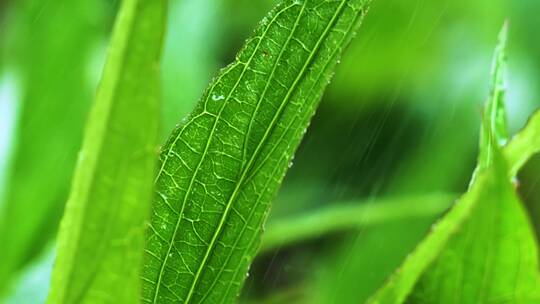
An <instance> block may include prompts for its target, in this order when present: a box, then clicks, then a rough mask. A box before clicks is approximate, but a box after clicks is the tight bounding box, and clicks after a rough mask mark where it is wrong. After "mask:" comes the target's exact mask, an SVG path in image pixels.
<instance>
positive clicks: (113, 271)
mask: <svg viewBox="0 0 540 304" xmlns="http://www.w3.org/2000/svg"><path fill="white" fill-rule="evenodd" d="M164 9H165V7H164V1H155V0H126V1H123V2H122V6H121V9H120V12H119V15H118V17H117V22H116V25H115V29H114V33H113V38H112V42H111V48H110V50H109V55H108V60H107V64H106V67H105V71H104V74H103V78H102V81H101V83H100V87H99V89H98V92H97V96H96V99H95V103H94V106H93V108H92V112H91V114H90V117H89V120H88V123H87V129H86V133H85V138H84V143H83V148H82V151H81V153H80V155H79V163H78V166H77V171H76V174H75V179H74V182H73V186H72V191H71V195H70V199H69V201H68V204H67V207H66V212H65V215H64V218H63V220H62V224H61V231H60V236H59V242H58V248H57V254H58V256H57V258H56V262H55V267H54V270H53V275H52V284H51V286H52V287H51V292H50V294H49V298H48V301H49V303H55V304H57V303H137V302H138V301H139V299H140V276H139V275H140V266H141V264H142V256H143V254H142V252H143V249H144V223H145V221H146V220H147V217H148V213H149V208H150V200H151V193H152V179H153V175H154V170H155V163H156V160H157V157H156V153H155V149H156V146H155V145H156V141H157V136H158V118H159V101H158V86H159V83H158V77H159V76H158V66H159V56H160V53H161V41H162V35H163V32H164V28H163V24H164Z"/></svg>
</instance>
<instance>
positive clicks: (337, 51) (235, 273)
mask: <svg viewBox="0 0 540 304" xmlns="http://www.w3.org/2000/svg"><path fill="white" fill-rule="evenodd" d="M362 15H363V14H362V13H358V15H357V16H356V17H355V19H354V21H352V22H351V24H350V25H349V27H348V29H347V34H345V35H344V36H343V39H341V41H340V44H342V43H343V41H345V40H346V39H347V38H348V35H349V34H350V30H351V29H352V28H353V26H354V24H356V23H357V21H358V18H359V17H360V16H362ZM339 51H340V49H339V48H336V49H335V50H334V51H333V52H332V55H331V56H330V59H329V60H327V61H326V63H325V64H324V69H322V70H321V72H320V73H319V75H318V76H317V81H319V80H320V79H321V76H323V75H324V71H325V70H326V68H327V67H328V64H329V63H330V62H332V60H333V59H334V58H335V56H336V54H338V53H339ZM314 87H315V84H314V85H313V86H312V87H311V89H310V91H312V90H313V89H314ZM297 117H298V116H296V118H297ZM296 118H295V120H294V121H296ZM291 125H292V122H291V124H290V125H289V126H288V127H287V130H288V129H289V127H290V126H291ZM283 134H285V132H284V133H283ZM283 137H284V135H282V136H281V137H280V140H281V139H282V138H283ZM275 149H276V146H274V147H272V150H271V151H270V152H269V154H271V153H272V152H273V151H274V150H275ZM267 159H268V156H267V157H266V158H265V159H264V160H263V163H264V162H266V160H267ZM260 167H262V165H260V166H259V167H257V169H258V168H260ZM274 173H275V172H274ZM253 175H254V173H253V172H252V174H251V175H250V176H249V177H248V180H249V179H250V178H251V177H253ZM272 175H273V174H272ZM267 184H268V183H267ZM261 197H262V195H259V197H258V198H257V201H256V205H258V204H259V203H260V198H261ZM253 213H254V208H253V209H252V211H251V212H250V216H249V217H248V219H250V218H251V216H252V215H253ZM245 227H247V224H244V225H243V227H242V231H244V230H245ZM258 230H260V228H259V229H258ZM257 237H258V235H257V234H254V235H253V237H252V238H251V240H250V242H249V246H248V247H250V246H252V245H253V242H254V241H255V240H256V239H257ZM239 240H240V236H237V238H236V240H235V245H236V244H237V243H238V241H239ZM231 256H232V252H231V253H229V255H228V256H227V259H226V261H228V260H229V259H230V257H231ZM225 264H226V263H224V265H223V266H222V267H221V268H220V273H221V272H222V271H223V270H224V268H225ZM239 269H240V267H237V268H236V270H235V272H234V275H233V277H236V275H237V274H238V270H239ZM218 276H219V274H218ZM216 283H217V280H216V279H214V282H213V283H212V284H213V285H212V286H214V285H215V284H216ZM212 286H211V287H210V288H209V289H211V288H212ZM231 286H232V282H229V284H227V290H226V291H225V296H224V297H223V299H222V302H221V303H223V302H224V301H225V300H226V299H227V295H228V293H229V291H230V287H231ZM209 294H210V292H209V291H207V293H206V295H205V296H204V297H203V299H202V300H201V302H203V301H204V299H206V297H207V296H208V295H209Z"/></svg>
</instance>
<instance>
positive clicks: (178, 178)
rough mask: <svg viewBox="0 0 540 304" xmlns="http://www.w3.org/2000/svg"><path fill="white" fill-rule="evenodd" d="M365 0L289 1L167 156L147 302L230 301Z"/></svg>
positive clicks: (151, 239)
mask: <svg viewBox="0 0 540 304" xmlns="http://www.w3.org/2000/svg"><path fill="white" fill-rule="evenodd" d="M366 2H367V1H365V0H340V1H329V0H303V1H302V0H300V1H298V0H296V1H285V2H284V3H283V4H281V5H279V6H278V7H277V8H276V9H275V10H274V11H272V12H271V13H270V15H268V17H266V18H265V19H264V21H263V22H262V25H261V26H260V27H259V28H258V30H257V31H256V32H255V35H254V36H253V38H251V39H249V40H248V42H247V44H246V46H245V47H244V48H243V50H242V51H241V52H240V53H239V55H238V56H237V59H236V61H235V62H234V63H233V64H232V65H230V66H229V67H228V68H226V69H225V70H224V71H222V73H221V74H220V76H218V78H216V80H215V81H214V82H213V83H212V85H211V86H210V88H209V90H208V91H207V92H206V94H205V95H204V97H203V99H202V101H201V102H200V103H199V105H198V106H197V108H196V109H195V111H194V113H193V114H192V116H191V117H190V118H189V119H188V120H187V121H186V122H185V123H183V124H182V125H181V126H180V127H179V128H178V129H177V130H175V131H174V132H173V134H172V135H171V137H170V138H169V141H168V143H167V144H166V146H165V148H164V151H163V152H162V158H161V161H162V164H161V169H160V171H159V175H158V179H157V194H156V199H155V205H154V216H153V218H152V220H151V229H150V231H149V236H148V240H147V246H146V249H147V255H146V257H147V258H146V263H145V270H144V276H143V278H144V282H145V283H144V286H143V298H144V300H145V301H146V302H150V303H169V302H183V303H193V302H205V301H208V302H211V303H223V302H232V301H234V298H235V297H236V295H237V294H238V291H239V289H240V287H241V285H242V282H243V281H244V278H245V276H246V272H247V268H248V266H249V264H250V262H251V260H252V258H253V256H254V255H255V253H256V250H257V247H258V244H259V238H260V232H261V229H262V225H263V223H264V220H265V218H266V214H267V212H268V207H269V202H270V200H271V198H272V197H273V196H274V195H275V192H276V191H277V188H278V187H279V184H280V183H281V180H282V177H283V175H284V173H285V171H286V169H287V167H288V166H289V162H290V160H291V157H292V155H293V153H294V151H295V149H296V147H297V146H298V144H299V142H300V140H301V138H302V135H303V134H304V132H305V130H306V127H307V125H308V123H309V120H310V118H311V116H312V115H313V113H314V111H315V108H316V106H317V105H318V101H319V99H320V97H321V95H322V92H323V90H324V88H325V87H326V84H327V83H328V81H329V79H330V76H331V74H332V71H333V68H334V66H335V64H336V63H337V60H338V58H339V56H340V54H341V51H342V49H343V48H344V47H345V46H346V45H347V44H348V42H349V40H350V38H351V37H352V35H353V33H354V31H355V30H356V28H357V27H358V25H359V23H360V21H361V19H362V17H363V16H364V13H365V10H366V5H367V4H366Z"/></svg>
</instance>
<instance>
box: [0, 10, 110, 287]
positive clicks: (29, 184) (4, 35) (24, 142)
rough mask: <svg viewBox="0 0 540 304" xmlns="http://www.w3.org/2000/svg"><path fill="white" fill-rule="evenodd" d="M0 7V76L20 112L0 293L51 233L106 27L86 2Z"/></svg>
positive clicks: (3, 218)
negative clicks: (91, 66) (94, 54)
mask: <svg viewBox="0 0 540 304" xmlns="http://www.w3.org/2000/svg"><path fill="white" fill-rule="evenodd" d="M1 10H5V14H4V11H2V26H1V27H2V30H1V33H0V40H1V41H0V52H1V55H2V59H1V61H2V62H0V65H1V66H0V70H1V71H0V73H2V76H0V78H1V79H2V81H6V80H7V82H4V83H3V85H7V86H8V89H9V91H10V92H11V93H10V94H9V96H6V98H7V99H10V100H9V102H10V103H11V104H13V105H14V106H15V107H16V108H17V109H18V113H17V114H18V116H17V117H13V119H14V120H15V121H16V126H15V130H14V132H15V134H14V136H13V151H12V157H11V159H10V162H9V163H8V167H7V170H6V171H7V172H6V176H5V177H6V183H7V184H6V185H5V190H6V191H5V196H4V197H0V206H1V207H0V244H2V245H1V246H0V247H1V250H0V261H1V262H0V291H1V290H4V289H5V287H6V286H7V285H8V282H9V281H10V280H11V279H12V277H13V275H14V274H16V273H17V272H18V271H20V270H21V268H22V267H23V266H24V265H25V264H26V263H27V262H28V261H30V260H31V259H32V258H33V257H35V256H36V255H39V253H40V251H41V250H42V249H43V246H44V245H46V244H47V243H48V242H49V241H50V240H51V238H52V236H53V235H54V234H55V233H56V229H57V225H58V222H59V221H60V217H61V215H62V211H63V208H64V204H65V201H66V199H67V195H68V192H69V184H70V179H71V176H72V171H73V167H74V165H75V161H76V155H77V150H78V149H79V147H80V140H81V133H82V129H83V121H84V115H85V114H86V112H87V108H88V104H89V103H90V100H91V92H92V90H94V85H95V83H94V82H93V81H90V79H88V77H87V76H88V74H87V73H88V71H87V69H86V68H87V63H88V59H89V57H90V55H91V52H90V51H91V50H92V47H93V46H94V44H95V43H96V41H97V39H98V38H99V37H100V36H101V35H102V34H103V32H104V27H105V26H103V25H102V24H104V22H103V20H102V18H101V17H102V16H101V6H100V5H96V4H95V3H94V2H89V1H30V0H20V1H9V4H7V2H6V1H4V2H3V3H2V8H1ZM0 111H3V110H0ZM2 114H3V115H10V113H9V112H8V111H6V112H3V113H2ZM12 114H15V113H12ZM0 119H1V120H2V122H7V121H8V118H6V117H2V118H0ZM2 131H3V132H2V133H4V132H7V131H8V130H6V129H3V130H2ZM0 136H2V137H3V136H7V134H2V135H0ZM0 162H1V161H0ZM0 175H3V174H0ZM3 186H4V185H2V186H0V188H3ZM0 192H2V191H1V190H0ZM30 210H31V212H30Z"/></svg>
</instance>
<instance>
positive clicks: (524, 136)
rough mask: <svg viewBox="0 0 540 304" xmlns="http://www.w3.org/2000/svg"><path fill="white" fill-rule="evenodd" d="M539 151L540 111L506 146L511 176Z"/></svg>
mask: <svg viewBox="0 0 540 304" xmlns="http://www.w3.org/2000/svg"><path fill="white" fill-rule="evenodd" d="M538 152H540V111H537V112H536V113H535V114H534V115H533V116H532V117H531V119H530V120H529V122H528V123H527V126H526V127H525V128H524V129H523V130H521V131H520V132H519V133H518V134H516V135H515V136H514V137H513V138H512V140H511V141H510V142H509V143H508V145H507V146H506V147H505V148H504V156H505V157H506V159H507V160H508V163H509V165H510V176H515V175H516V174H517V172H518V170H519V169H520V168H521V167H523V165H525V163H526V162H527V160H529V159H530V158H531V157H532V156H533V155H534V154H536V153H538Z"/></svg>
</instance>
